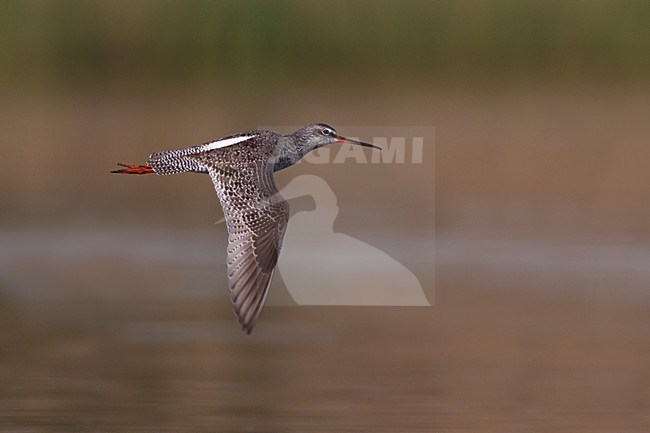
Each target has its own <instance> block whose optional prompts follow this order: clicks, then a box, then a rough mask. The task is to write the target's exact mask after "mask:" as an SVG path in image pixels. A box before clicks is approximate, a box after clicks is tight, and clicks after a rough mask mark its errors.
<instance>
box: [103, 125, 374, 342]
mask: <svg viewBox="0 0 650 433" xmlns="http://www.w3.org/2000/svg"><path fill="white" fill-rule="evenodd" d="M335 142H342V143H352V144H357V145H360V146H366V147H374V148H377V149H379V147H377V146H374V145H372V144H367V143H363V142H360V141H356V140H351V139H348V138H345V137H342V136H340V135H338V133H337V132H336V131H335V130H334V128H332V127H331V126H328V125H326V124H324V123H314V124H311V125H307V126H305V127H303V128H300V129H299V130H297V131H295V132H293V133H292V134H289V135H282V134H279V133H277V132H274V131H268V130H255V131H249V132H244V133H240V134H234V135H230V136H227V137H223V138H220V139H218V140H214V141H210V142H207V143H203V144H201V145H198V146H193V147H190V148H187V149H183V150H167V151H161V152H155V153H153V154H151V156H150V157H149V160H148V161H147V164H146V165H129V164H119V165H121V166H122V167H125V168H123V169H120V170H116V171H114V172H113V173H126V174H149V173H156V174H159V175H167V174H176V173H184V172H194V173H207V174H209V175H210V178H211V179H212V183H213V184H214V187H215V189H216V191H217V197H218V198H219V202H220V203H221V207H222V208H223V214H224V219H225V221H226V227H227V230H228V248H227V276H228V287H229V289H230V298H231V301H232V304H233V309H234V313H235V315H236V316H237V319H238V321H239V324H240V326H241V327H242V329H243V330H244V331H245V332H246V333H250V332H251V331H252V330H253V327H254V326H255V324H256V323H257V320H258V318H259V315H260V313H261V311H262V308H263V307H264V302H265V300H266V296H267V294H268V290H269V286H270V284H271V280H272V279H273V273H274V271H275V266H276V264H277V261H278V257H279V254H280V250H281V248H282V238H283V236H284V233H285V231H286V228H287V222H288V220H289V204H288V203H287V202H286V201H285V200H284V199H283V198H282V196H281V195H280V193H279V191H278V187H277V185H276V184H275V180H274V179H273V172H275V171H278V170H282V169H284V168H286V167H289V166H291V165H293V164H295V163H296V162H297V161H298V160H300V158H302V157H303V156H304V155H306V154H307V153H308V152H310V151H311V150H314V149H317V148H319V147H322V146H326V145H328V144H331V143H335Z"/></svg>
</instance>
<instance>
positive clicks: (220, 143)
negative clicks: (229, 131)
mask: <svg viewBox="0 0 650 433" xmlns="http://www.w3.org/2000/svg"><path fill="white" fill-rule="evenodd" d="M253 137H255V136H254V135H242V136H240V137H232V138H226V139H225V140H217V141H212V142H210V143H205V144H204V145H203V146H201V150H202V151H203V152H207V151H209V150H215V149H221V148H223V147H228V146H232V145H233V144H237V143H241V142H242V141H246V140H250V139H251V138H253Z"/></svg>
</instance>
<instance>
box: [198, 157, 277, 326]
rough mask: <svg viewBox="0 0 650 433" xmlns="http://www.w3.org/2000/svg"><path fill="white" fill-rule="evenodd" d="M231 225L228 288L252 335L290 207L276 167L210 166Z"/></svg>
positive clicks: (262, 164)
mask: <svg viewBox="0 0 650 433" xmlns="http://www.w3.org/2000/svg"><path fill="white" fill-rule="evenodd" d="M208 172H209V173H210V177H211V178H212V181H213V183H214V186H215V189H216V191H217V196H218V197H219V201H220V202H221V206H222V208H223V213H224V218H225V220H226V227H227V228H228V249H227V252H228V254H227V257H228V259H227V265H228V288H229V289H230V298H231V301H232V303H233V309H234V313H235V315H236V316H237V319H238V321H239V324H240V325H241V327H242V329H243V330H244V331H245V332H246V333H250V332H251V331H252V330H253V327H254V326H255V324H256V323H257V320H258V318H259V316H260V314H261V312H262V308H263V307H264V302H265V301H266V296H267V294H268V290H269V286H270V285H271V281H272V279H273V274H274V271H275V265H276V264H277V261H278V257H279V254H280V249H281V247H282V238H283V236H284V232H285V231H286V227H287V221H288V219H289V205H288V203H287V202H286V201H285V200H284V199H283V198H282V196H281V195H280V193H279V191H278V187H277V186H276V184H275V181H274V180H273V166H272V165H270V164H269V163H266V162H255V161H250V162H247V163H245V164H239V165H237V166H216V167H209V169H208Z"/></svg>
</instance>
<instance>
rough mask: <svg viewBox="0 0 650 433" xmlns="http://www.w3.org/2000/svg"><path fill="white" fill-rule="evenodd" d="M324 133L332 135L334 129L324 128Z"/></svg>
mask: <svg viewBox="0 0 650 433" xmlns="http://www.w3.org/2000/svg"><path fill="white" fill-rule="evenodd" d="M320 132H321V133H322V134H323V135H332V130H331V129H329V128H325V129H322V130H321V131H320Z"/></svg>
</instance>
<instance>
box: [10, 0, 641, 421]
mask: <svg viewBox="0 0 650 433" xmlns="http://www.w3.org/2000/svg"><path fill="white" fill-rule="evenodd" d="M649 113H650V2H648V1H633V0H628V1H625V0H621V1H613V0H594V1H587V0H584V1H576V0H568V1H553V0H549V1H535V0H531V1H514V0H485V1H429V2H424V1H400V2H388V1H373V2H370V1H368V2H365V1H327V2H325V1H323V2H315V1H305V2H297V1H296V2H270V1H247V2H235V1H199V0H191V1H163V0H160V1H152V0H142V1H114V0H105V1H81V0H80V1H63V0H61V1H11V0H6V1H2V2H0V131H2V134H0V162H1V164H0V167H1V169H0V318H1V319H2V326H0V378H1V379H2V386H0V430H2V429H3V428H5V429H8V430H19V429H32V430H38V431H43V432H66V433H67V432H71V431H103V432H112V431H115V432H124V431H157V432H165V431H193V432H200V431H205V432H214V431H247V432H251V431H282V432H291V431H295V432H305V431H315V432H316V431H323V432H326V431H332V432H334V431H336V432H339V431H371V432H382V431H410V432H419V431H421V432H427V433H428V432H431V431H471V432H474V433H480V432H499V433H504V432H511V431H512V432H517V433H520V432H524V431H545V432H546V431H553V432H575V431H589V432H613V431H615V432H639V433H641V432H644V433H645V432H647V431H648V429H649V428H650V418H648V414H650V406H649V402H650V381H649V380H650V379H649V378H650V370H649V368H650V367H649V366H650V352H649V351H648V347H650V345H648V338H649V335H648V330H649V329H650V322H649V320H650V314H648V312H649V311H650V310H649V308H650V307H649V306H650V299H649V297H648V287H650V270H649V267H648V263H650V200H648V197H650V170H649V169H648V168H649V163H648V161H650V140H649V138H650V122H648V118H649V116H648V114H649ZM315 121H324V122H327V123H330V124H332V125H334V126H336V127H338V129H339V131H340V132H341V133H342V134H345V135H350V136H355V135H358V136H359V137H360V138H361V139H366V140H371V139H372V138H373V137H372V132H373V131H382V134H383V133H384V132H385V131H390V130H391V127H395V130H396V131H401V129H399V128H401V127H414V128H413V129H411V130H417V127H418V126H423V127H424V128H422V130H423V131H431V128H430V127H432V126H433V127H434V128H435V136H433V135H431V134H430V133H429V132H423V134H424V135H425V137H424V139H425V141H424V143H425V148H424V153H423V159H424V161H423V163H422V164H403V165H401V164H355V163H354V162H353V161H347V162H346V163H345V164H301V165H299V166H296V167H292V168H290V169H287V170H285V171H283V172H280V173H277V174H276V180H277V182H278V184H279V185H280V186H284V185H286V184H287V183H288V182H289V181H290V180H291V179H292V178H294V177H295V176H297V175H300V174H315V175H317V176H320V177H322V178H323V179H325V180H326V181H327V183H328V184H329V185H330V187H331V188H332V190H333V191H334V192H335V193H336V198H337V204H338V207H339V214H338V218H337V220H336V223H335V226H334V229H335V231H337V232H341V233H344V234H346V235H348V236H351V237H354V238H357V239H359V240H362V241H363V242H366V243H367V244H369V245H372V246H375V247H377V248H379V249H381V250H382V251H384V252H386V253H387V254H389V255H390V256H391V257H393V258H395V259H396V260H399V261H400V263H402V264H403V265H404V266H406V267H407V268H408V269H410V270H411V271H412V272H413V273H414V274H415V275H417V276H418V277H419V279H420V282H421V284H422V286H423V289H424V291H425V293H426V294H427V296H428V298H429V300H430V301H431V302H432V303H435V306H434V307H432V308H397V307H395V308H354V307H350V308H326V307H319V308H314V307H299V308H281V307H275V308H267V309H266V310H265V311H264V314H263V315H262V318H261V322H260V324H259V326H258V328H257V329H256V330H255V332H254V333H253V335H252V336H250V337H247V336H245V335H243V334H242V333H241V332H240V331H239V330H238V329H237V326H236V324H235V323H234V319H233V318H232V315H231V312H230V304H229V301H228V299H227V291H226V290H227V289H226V285H225V278H224V275H225V258H224V255H225V239H226V237H225V229H224V228H223V226H222V225H218V226H216V227H215V226H214V225H213V223H214V222H215V221H217V220H219V219H220V218H221V214H220V212H221V211H220V209H219V206H218V203H217V201H216V199H215V194H214V190H213V187H212V185H211V184H210V182H209V181H208V179H207V177H205V176H198V175H183V176H170V177H165V178H160V177H156V176H147V177H134V176H131V177H129V176H116V175H111V174H110V173H109V172H110V170H112V169H114V168H115V163H116V162H118V161H119V162H127V163H131V162H133V163H136V162H137V163H139V162H144V161H145V160H146V157H147V156H148V155H149V154H150V153H152V152H154V151H158V150H163V149H174V148H184V147H188V146H191V145H195V144H198V143H202V142H205V141H208V140H211V139H214V138H218V137H221V136H224V135H227V134H230V133H233V132H238V131H246V130H250V129H253V128H256V127H258V126H260V125H267V126H268V125H278V126H277V128H278V130H279V131H280V132H290V131H291V128H289V127H288V126H283V125H303V124H307V123H311V122H315ZM427 134H428V135H427ZM310 206H313V204H311V202H309V200H307V201H304V200H303V201H299V202H297V203H295V204H294V203H292V207H293V208H294V209H297V210H307V211H311V210H315V209H312V208H310ZM434 238H435V244H434ZM434 250H435V261H433V259H432V255H433V253H434ZM302 252H303V253H304V256H305V257H309V256H310V254H314V251H313V248H310V247H308V246H305V247H304V248H303V251H302ZM317 253H318V257H319V261H318V263H314V266H322V267H327V266H328V265H329V264H330V261H329V258H332V257H335V256H337V255H340V252H338V251H327V250H325V249H323V248H320V249H318V251H317ZM281 260H282V259H281ZM358 260H359V262H358V263H361V262H362V261H363V260H364V258H363V257H359V258H358ZM353 264H354V263H352V265H353ZM434 270H435V275H434ZM381 271H385V270H378V272H381ZM305 272H306V273H307V272H309V270H305ZM332 272H336V270H335V269H332ZM276 283H277V284H275V286H274V287H273V290H274V291H275V292H278V291H280V290H282V288H283V286H282V279H281V275H278V276H277V278H276ZM361 284H363V278H362V276H360V278H359V281H355V282H351V284H350V290H354V288H355V287H357V286H358V285H361ZM434 286H435V287H434ZM434 289H435V290H434Z"/></svg>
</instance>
